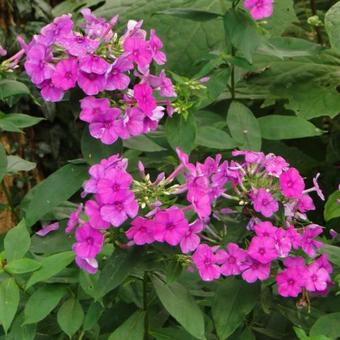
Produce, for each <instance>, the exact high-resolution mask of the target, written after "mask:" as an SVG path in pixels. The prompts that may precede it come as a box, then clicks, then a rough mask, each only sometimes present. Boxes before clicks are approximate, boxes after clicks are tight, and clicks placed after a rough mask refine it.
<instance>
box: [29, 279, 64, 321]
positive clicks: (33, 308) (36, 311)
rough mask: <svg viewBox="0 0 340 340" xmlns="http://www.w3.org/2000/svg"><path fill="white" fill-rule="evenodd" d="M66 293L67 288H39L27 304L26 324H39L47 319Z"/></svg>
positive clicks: (50, 286)
mask: <svg viewBox="0 0 340 340" xmlns="http://www.w3.org/2000/svg"><path fill="white" fill-rule="evenodd" d="M65 293H66V290H65V288H62V287H59V286H52V285H48V286H44V287H41V288H38V289H37V290H36V291H35V292H34V293H33V294H32V295H31V296H30V298H29V299H28V301H27V302H26V305H25V310H24V315H25V319H24V324H25V325H26V324H31V323H37V322H39V321H41V320H43V319H45V318H46V317H47V315H49V314H50V313H51V312H52V310H53V309H54V308H55V307H56V306H57V304H58V303H59V301H60V300H61V298H62V297H63V296H64V295H65Z"/></svg>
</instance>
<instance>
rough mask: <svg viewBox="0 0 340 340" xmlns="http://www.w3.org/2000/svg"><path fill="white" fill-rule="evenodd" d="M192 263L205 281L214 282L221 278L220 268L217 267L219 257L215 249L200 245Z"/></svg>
mask: <svg viewBox="0 0 340 340" xmlns="http://www.w3.org/2000/svg"><path fill="white" fill-rule="evenodd" d="M192 261H193V263H194V264H195V266H196V267H197V269H198V272H199V274H200V276H201V278H202V280H203V281H213V280H216V279H218V278H219V277H220V276H221V270H220V267H219V266H218V265H217V257H216V255H215V254H214V251H213V249H212V248H210V247H209V246H208V245H206V244H201V245H199V246H198V248H197V249H196V251H195V253H194V255H193V256H192Z"/></svg>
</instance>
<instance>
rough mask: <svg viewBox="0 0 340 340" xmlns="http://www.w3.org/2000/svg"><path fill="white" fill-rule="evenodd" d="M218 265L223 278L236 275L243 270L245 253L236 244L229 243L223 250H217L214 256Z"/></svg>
mask: <svg viewBox="0 0 340 340" xmlns="http://www.w3.org/2000/svg"><path fill="white" fill-rule="evenodd" d="M216 256H217V258H218V263H219V264H221V265H222V266H221V273H222V274H223V275H224V276H230V275H238V274H241V272H242V271H243V269H244V262H245V260H246V258H247V253H246V252H245V251H244V250H243V249H241V248H240V247H239V246H238V245H237V244H236V243H229V244H228V245H227V248H226V249H225V250H219V251H218V252H217V254H216Z"/></svg>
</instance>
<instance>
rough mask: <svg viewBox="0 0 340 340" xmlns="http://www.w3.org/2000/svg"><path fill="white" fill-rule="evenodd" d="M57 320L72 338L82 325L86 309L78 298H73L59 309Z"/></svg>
mask: <svg viewBox="0 0 340 340" xmlns="http://www.w3.org/2000/svg"><path fill="white" fill-rule="evenodd" d="M57 320H58V324H59V326H60V328H61V329H62V330H63V331H64V332H65V333H66V334H67V335H68V336H69V337H70V338H71V337H72V336H73V335H74V334H75V333H76V332H77V331H78V329H79V328H80V327H81V325H82V323H83V320H84V311H83V308H82V307H81V304H80V303H79V301H78V300H76V299H74V298H71V299H69V300H67V301H65V302H64V303H63V305H62V306H61V307H60V309H59V310H58V314H57Z"/></svg>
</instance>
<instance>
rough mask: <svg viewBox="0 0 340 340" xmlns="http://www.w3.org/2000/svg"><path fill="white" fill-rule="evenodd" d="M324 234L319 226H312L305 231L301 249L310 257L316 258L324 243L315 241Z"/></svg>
mask: <svg viewBox="0 0 340 340" xmlns="http://www.w3.org/2000/svg"><path fill="white" fill-rule="evenodd" d="M321 233H322V228H321V227H320V226H319V225H317V224H310V225H309V226H307V227H305V228H304V230H303V234H302V238H301V248H302V249H303V251H304V252H305V253H306V254H307V255H308V256H310V257H315V256H316V251H317V250H318V249H320V248H321V246H322V243H321V242H320V241H317V240H315V238H316V237H317V236H319V235H320V234H321Z"/></svg>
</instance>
